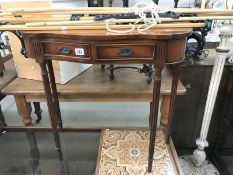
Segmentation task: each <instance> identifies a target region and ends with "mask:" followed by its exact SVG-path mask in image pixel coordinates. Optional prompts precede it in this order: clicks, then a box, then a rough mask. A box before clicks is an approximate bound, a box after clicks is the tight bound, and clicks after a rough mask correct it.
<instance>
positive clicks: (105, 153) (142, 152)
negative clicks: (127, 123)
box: [96, 130, 176, 175]
mask: <svg viewBox="0 0 233 175" xmlns="http://www.w3.org/2000/svg"><path fill="white" fill-rule="evenodd" d="M102 134H103V136H102V145H101V148H100V151H101V152H99V162H98V163H99V164H98V165H97V170H96V175H149V174H151V175H155V174H156V175H175V174H176V173H175V172H176V171H175V169H174V167H173V165H172V161H171V157H170V156H171V155H169V151H168V148H167V145H166V144H165V137H164V133H163V131H160V130H158V131H157V137H156V143H155V145H156V146H155V155H154V161H153V170H152V173H147V163H148V160H147V157H148V145H149V135H150V132H149V131H143V130H105V131H103V133H102Z"/></svg>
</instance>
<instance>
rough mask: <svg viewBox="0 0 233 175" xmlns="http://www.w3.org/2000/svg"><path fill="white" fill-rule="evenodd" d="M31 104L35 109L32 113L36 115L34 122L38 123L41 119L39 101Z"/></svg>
mask: <svg viewBox="0 0 233 175" xmlns="http://www.w3.org/2000/svg"><path fill="white" fill-rule="evenodd" d="M33 106H34V109H35V112H34V113H35V114H36V116H37V120H36V123H40V121H41V119H42V116H41V113H42V110H41V108H40V102H33Z"/></svg>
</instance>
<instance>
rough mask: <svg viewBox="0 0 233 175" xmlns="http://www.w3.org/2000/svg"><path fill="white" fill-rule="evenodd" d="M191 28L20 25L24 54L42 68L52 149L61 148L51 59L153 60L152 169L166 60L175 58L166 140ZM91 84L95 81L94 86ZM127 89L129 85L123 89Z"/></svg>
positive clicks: (150, 61)
mask: <svg viewBox="0 0 233 175" xmlns="http://www.w3.org/2000/svg"><path fill="white" fill-rule="evenodd" d="M191 32H192V29H191V28H190V29H189V28H172V29H151V30H148V31H146V32H144V33H138V32H137V31H133V32H130V33H127V34H115V33H109V32H108V31H106V30H73V31H72V30H70V31H27V32H26V31H23V32H22V34H23V37H24V41H25V46H26V49H27V52H28V56H29V57H31V58H35V59H36V61H37V62H38V63H39V64H40V67H41V74H42V79H43V84H44V89H45V94H46V99H47V104H48V109H49V114H50V120H51V125H52V128H53V134H54V138H55V144H56V148H57V149H61V145H60V139H59V134H58V131H59V130H58V126H59V128H60V129H61V130H62V128H63V126H62V120H61V113H60V107H59V100H58V93H57V88H56V84H55V80H54V72H53V66H52V62H51V61H52V60H62V61H70V62H79V63H86V64H88V63H90V64H137V63H138V64H142V63H143V64H144V63H145V64H153V65H154V68H155V75H154V86H153V96H152V103H151V106H150V143H149V154H148V160H149V161H148V172H151V171H152V162H153V155H154V146H155V135H156V126H157V117H158V108H159V97H160V87H161V72H162V70H163V68H164V67H165V64H174V76H173V82H172V89H171V100H170V110H169V121H168V128H167V138H166V141H167V142H169V137H170V128H171V121H172V118H171V117H172V114H173V111H174V103H175V98H176V89H177V84H178V72H179V63H180V62H182V61H183V59H184V57H185V46H186V38H187V36H189V35H190V34H191ZM93 88H95V87H93ZM127 90H129V91H130V89H127Z"/></svg>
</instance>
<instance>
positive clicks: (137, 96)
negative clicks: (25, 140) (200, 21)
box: [2, 65, 186, 126]
mask: <svg viewBox="0 0 233 175" xmlns="http://www.w3.org/2000/svg"><path fill="white" fill-rule="evenodd" d="M108 76H109V72H108V70H102V69H101V68H100V67H99V66H96V65H94V66H93V67H91V68H89V69H88V70H86V71H85V72H83V73H82V74H81V75H79V76H77V77H75V78H74V79H72V80H71V81H69V82H68V83H67V84H65V85H57V91H58V94H59V101H65V102H102V101H103V102H106V101H110V102H111V101H114V102H116V101H119V102H120V101H127V102H130V101H132V102H148V101H152V92H153V85H152V84H149V85H146V81H145V77H144V76H143V75H141V74H139V73H137V72H136V71H134V70H129V69H122V70H118V72H117V77H116V80H115V81H110V80H109V79H108ZM29 84H30V86H28V85H29ZM93 87H95V88H93ZM171 87H172V75H171V72H170V71H169V70H168V69H164V71H163V72H162V82H161V90H160V94H161V98H162V105H161V120H162V121H161V123H163V124H166V122H167V118H168V111H169V102H170V95H171ZM128 89H130V91H129V90H128ZM185 92H186V89H185V88H184V86H183V85H182V84H181V82H180V81H179V82H178V87H177V95H184V94H185ZM2 93H4V94H6V95H14V98H15V101H16V105H17V109H18V111H19V114H20V115H21V117H22V118H23V122H24V125H25V126H30V125H32V118H31V102H34V103H35V102H44V101H46V97H45V94H44V89H43V83H42V82H40V81H34V80H26V79H21V78H16V79H15V80H14V81H12V82H11V83H10V84H8V86H6V87H5V88H3V89H2ZM39 110H40V109H39ZM40 114H41V113H40Z"/></svg>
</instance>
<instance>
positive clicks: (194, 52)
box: [185, 20, 212, 60]
mask: <svg viewBox="0 0 233 175" xmlns="http://www.w3.org/2000/svg"><path fill="white" fill-rule="evenodd" d="M205 24H206V25H205V27H204V28H194V30H193V32H192V34H191V35H190V36H189V37H188V40H190V39H194V40H196V41H197V43H196V46H192V45H191V44H187V47H186V51H185V54H186V60H191V59H192V58H198V59H201V57H203V56H204V58H206V57H207V56H208V52H206V51H205V50H204V46H205V43H206V38H205V37H206V36H207V34H208V32H209V31H210V30H211V26H212V20H206V21H205Z"/></svg>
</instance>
